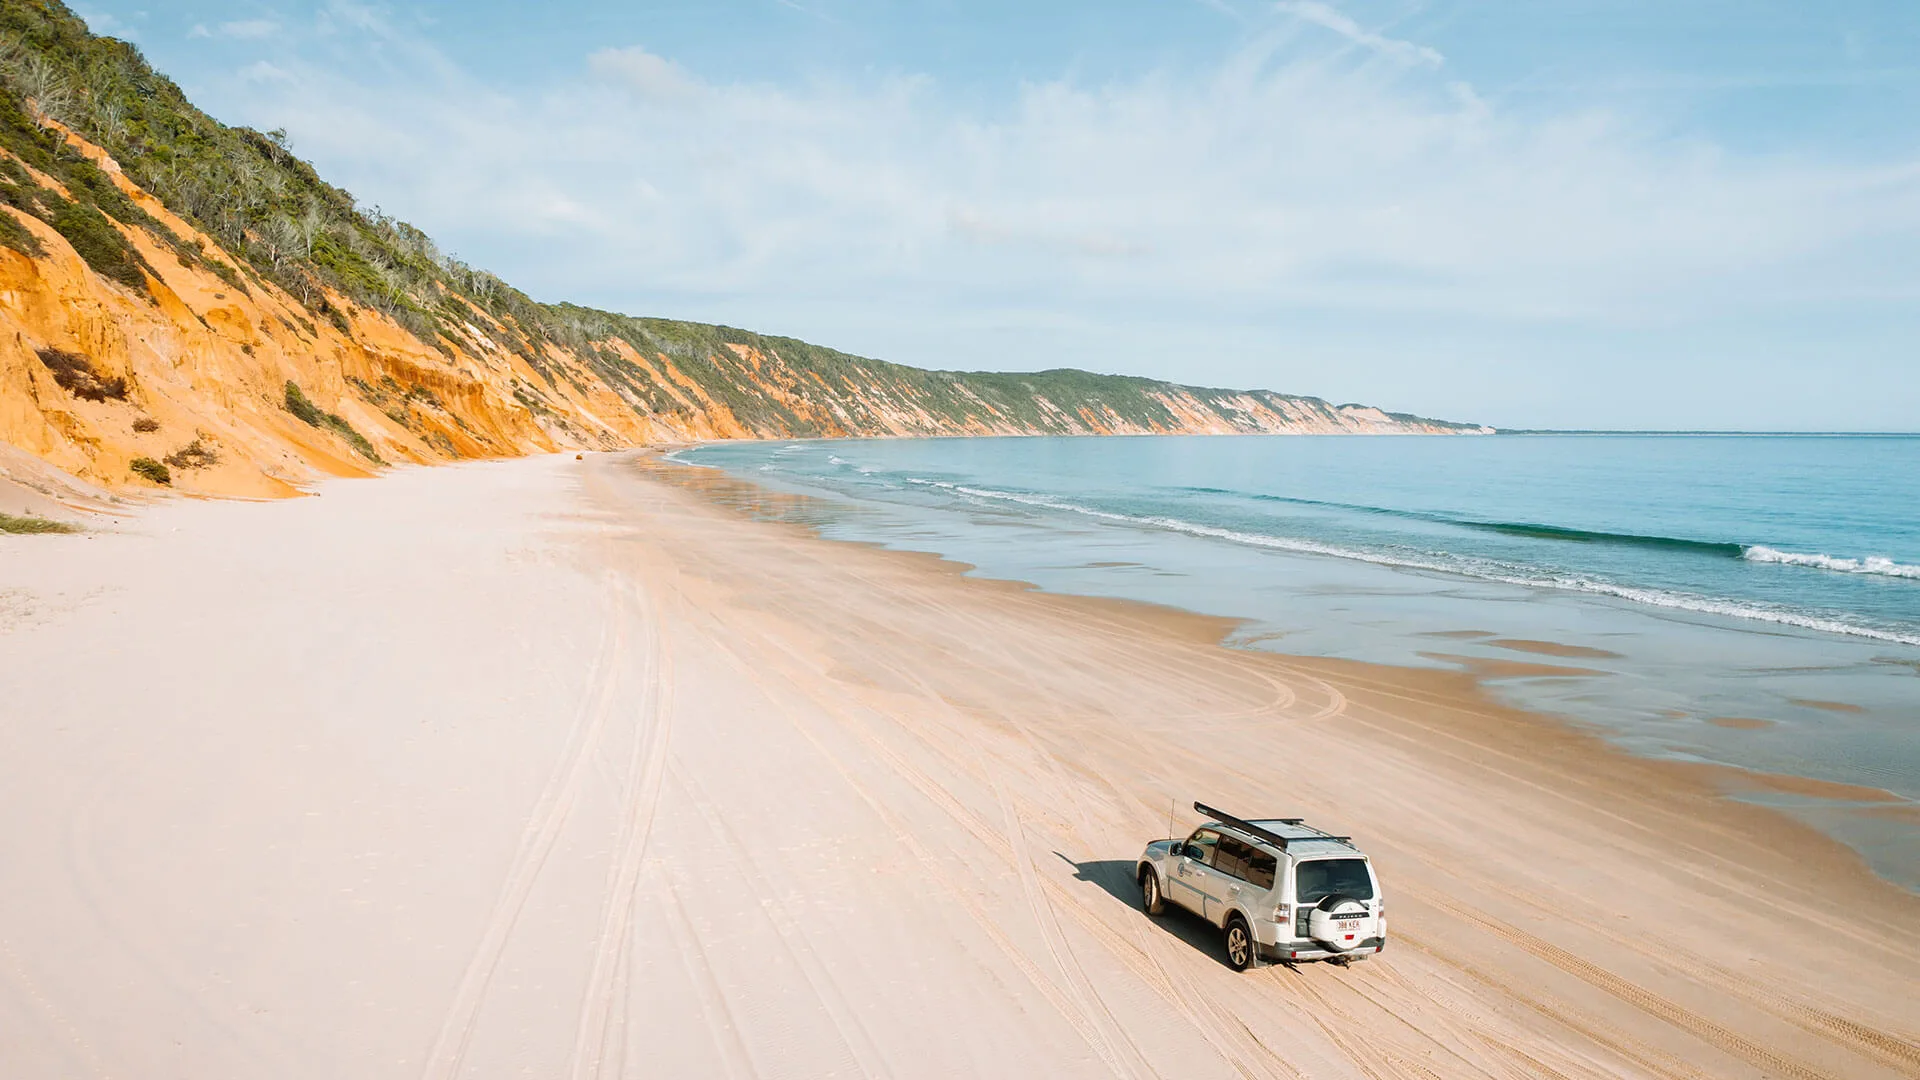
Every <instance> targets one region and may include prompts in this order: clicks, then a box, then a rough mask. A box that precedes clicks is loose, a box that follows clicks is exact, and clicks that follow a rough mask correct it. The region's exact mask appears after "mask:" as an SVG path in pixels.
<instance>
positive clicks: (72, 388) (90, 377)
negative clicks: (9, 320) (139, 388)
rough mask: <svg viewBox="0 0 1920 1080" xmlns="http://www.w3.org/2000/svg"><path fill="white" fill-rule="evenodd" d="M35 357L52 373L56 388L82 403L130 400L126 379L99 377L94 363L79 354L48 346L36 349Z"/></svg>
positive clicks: (115, 376)
mask: <svg viewBox="0 0 1920 1080" xmlns="http://www.w3.org/2000/svg"><path fill="white" fill-rule="evenodd" d="M34 355H36V356H38V357H39V358H40V363H41V364H42V365H44V366H45V367H46V369H47V370H48V371H50V372H52V373H53V381H54V383H55V385H57V386H59V387H60V389H62V390H65V391H66V392H67V393H69V394H72V395H73V396H74V397H77V398H79V399H80V400H82V401H106V400H108V399H112V400H114V401H125V400H126V398H127V380H125V379H123V378H121V377H119V376H117V375H114V376H106V375H102V374H100V373H99V372H98V371H96V370H94V367H93V362H92V361H90V360H88V359H87V358H86V357H84V356H81V355H80V354H79V353H74V352H68V351H66V350H65V349H56V348H53V347H52V346H48V347H46V348H43V349H37V350H35V352H34Z"/></svg>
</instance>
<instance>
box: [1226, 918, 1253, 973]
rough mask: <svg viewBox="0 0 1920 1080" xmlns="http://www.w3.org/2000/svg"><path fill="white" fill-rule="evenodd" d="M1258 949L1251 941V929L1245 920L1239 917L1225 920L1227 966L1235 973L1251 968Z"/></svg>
mask: <svg viewBox="0 0 1920 1080" xmlns="http://www.w3.org/2000/svg"><path fill="white" fill-rule="evenodd" d="M1258 948H1259V945H1258V943H1257V942H1255V941H1254V940H1253V929H1252V928H1251V927H1249V926H1248V925H1247V920H1245V919H1243V918H1241V917H1240V916H1239V915H1231V916H1228V918H1227V966H1228V967H1230V968H1232V969H1233V970H1235V971H1245V970H1247V969H1248V968H1250V967H1252V966H1253V962H1254V960H1255V958H1256V955H1257V954H1256V950H1257V949H1258Z"/></svg>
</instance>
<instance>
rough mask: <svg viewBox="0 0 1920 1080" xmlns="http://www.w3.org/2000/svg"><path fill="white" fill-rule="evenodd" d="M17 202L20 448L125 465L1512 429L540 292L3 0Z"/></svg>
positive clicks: (259, 469) (142, 473)
mask: <svg viewBox="0 0 1920 1080" xmlns="http://www.w3.org/2000/svg"><path fill="white" fill-rule="evenodd" d="M0 204H4V212H0V441H5V442H8V443H11V444H13V445H15V446H18V447H21V448H23V449H25V450H27V451H29V452H31V453H33V454H36V455H38V456H40V457H41V458H43V459H45V460H47V461H49V462H51V463H53V464H55V465H57V466H59V467H60V468H62V469H65V470H67V471H68V472H71V473H73V474H75V475H77V476H80V477H83V478H85V479H88V480H91V481H94V482H96V483H101V484H105V485H108V486H125V485H130V484H161V483H164V484H170V485H172V486H174V487H178V488H183V489H189V490H199V491H208V492H221V493H232V494H283V493H286V492H289V491H291V490H293V486H292V485H296V484H298V483H300V482H302V481H304V480H306V479H309V478H311V477H312V475H313V474H314V472H315V470H318V471H321V472H327V473H334V474H342V473H354V472H360V471H366V470H369V469H372V468H376V467H378V466H379V465H381V464H384V463H388V462H395V461H417V462H427V461H435V460H445V459H450V458H459V457H471V456H498V455H512V454H521V453H528V452H534V451H542V450H551V449H557V448H569V447H595V448H613V447H620V446H630V445H636V444H642V443H647V442H656V441H665V440H681V439H689V438H788V437H806V436H849V435H857V436H880V435H969V434H981V435H985V434H1106V433H1201V432H1208V433H1284V432H1355V433H1416V432H1418V433H1451V432H1474V433H1478V432H1485V431H1488V430H1490V429H1485V428H1481V427H1478V426H1476V425H1465V424H1455V423H1448V422H1445V421H1438V420H1428V419H1424V418H1421V417H1416V416H1408V415H1405V414H1400V413H1386V412H1382V411H1381V410H1379V409H1375V408H1372V407H1369V406H1363V405H1337V406H1336V405H1331V404H1329V403H1327V402H1325V401H1322V400H1320V399H1318V398H1311V397H1296V396H1291V395H1286V394H1279V393H1274V392H1271V391H1265V390H1257V391H1234V390H1218V389H1207V388H1201V387H1190V386H1180V385H1176V384H1173V383H1167V382H1161V381H1156V380H1152V379H1140V378H1127V377H1120V376H1110V375H1095V374H1090V373H1088V372H1084V371H1076V370H1070V369H1060V370H1053V371H1043V372H1034V373H1022V374H995V373H985V372H953V371H927V370H923V369H919V368H912V367H906V366H903V365H899V364H891V363H887V362H884V361H880V360H871V359H867V358H864V357H858V356H851V355H848V354H846V353H841V352H836V351H834V350H832V349H827V348H822V347H820V346H817V345H810V344H807V343H805V342H801V341H795V340H792V339H790V338H780V337H769V336H765V335H761V334H756V333H753V332H751V331H746V330H736V329H733V328H731V327H725V326H708V325H703V324H699V323H687V322H676V321H671V320H665V319H650V318H633V317H629V316H624V315H616V314H612V313H609V312H604V311H596V310H592V309H590V308H583V307H577V306H575V305H572V304H542V303H538V302H536V301H534V300H532V299H530V298H529V297H527V296H526V295H525V294H524V293H521V292H520V291H519V290H517V289H515V288H513V287H512V286H510V285H508V284H506V283H505V282H503V281H501V280H500V279H499V278H497V277H495V276H494V275H492V274H489V273H487V272H486V271H483V270H477V269H474V268H473V267H470V266H467V265H465V264H463V263H461V262H460V261H458V260H456V259H453V258H450V257H448V256H446V255H445V254H444V253H442V252H441V251H440V250H439V248H438V247H437V246H436V245H435V244H434V242H433V240H432V239H430V238H429V237H428V236H426V235H425V234H424V233H422V232H421V231H420V230H418V229H416V228H414V227H412V226H411V225H408V224H406V223H405V222H401V221H396V220H394V219H392V218H389V217H386V216H384V215H382V214H380V213H378V212H375V211H369V210H367V209H365V208H362V207H360V206H359V205H358V204H357V203H356V201H355V200H354V198H353V197H352V196H351V195H349V194H348V193H347V192H345V191H342V190H340V189H339V188H336V187H334V186H332V185H330V184H328V183H327V182H326V181H324V180H323V179H321V178H320V177H319V176H318V175H317V174H316V173H315V172H314V170H313V167H312V166H311V165H309V164H307V163H306V162H304V161H301V160H300V159H298V158H296V157H295V156H294V155H293V154H292V153H291V152H290V151H289V150H288V148H287V144H286V139H285V136H284V134H283V133H279V132H269V133H265V134H263V133H261V132H258V131H253V130H251V129H248V128H235V127H227V126H225V125H223V124H220V123H219V122H217V121H215V120H213V119H212V118H211V117H208V116H207V115H206V114H204V113H202V112H200V111H199V110H198V109H196V108H194V107H193V105H192V104H191V103H190V102H188V101H187V99H186V97H185V96H184V95H183V94H182V93H181V92H180V89H179V87H177V86H175V85H174V84H173V82H172V81H171V80H169V79H168V78H167V77H166V76H164V75H161V74H159V73H157V72H155V71H154V70H153V69H152V68H150V67H149V66H148V65H147V63H146V61H145V60H144V59H142V57H141V56H140V53H139V51H138V50H137V49H135V48H134V47H133V46H132V45H129V44H127V43H126V42H123V41H118V40H115V39H112V38H104V37H96V36H94V35H93V34H91V33H89V32H88V30H87V28H86V26H85V24H84V23H83V22H81V20H80V19H78V18H77V17H75V16H74V15H73V14H72V13H71V12H70V11H68V10H67V9H66V8H65V7H63V6H62V5H60V4H59V3H56V2H52V0H0Z"/></svg>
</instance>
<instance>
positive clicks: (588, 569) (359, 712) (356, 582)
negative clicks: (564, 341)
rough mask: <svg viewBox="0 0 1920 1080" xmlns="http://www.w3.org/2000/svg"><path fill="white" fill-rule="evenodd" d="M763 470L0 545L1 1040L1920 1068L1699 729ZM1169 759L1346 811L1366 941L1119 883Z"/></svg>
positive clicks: (1158, 810)
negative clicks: (1361, 856)
mask: <svg viewBox="0 0 1920 1080" xmlns="http://www.w3.org/2000/svg"><path fill="white" fill-rule="evenodd" d="M770 498H777V496H772V495H770V494H767V493H761V492H757V491H755V490H753V489H750V488H747V487H746V486H744V485H740V484H738V483H736V482H733V481H730V480H727V479H726V478H724V477H722V476H720V475H718V474H715V473H712V472H710V471H706V470H692V469H687V468H684V467H679V466H673V465H669V464H663V463H660V462H658V461H655V460H652V459H648V458H645V457H640V458H635V457H631V456H603V455H589V456H588V457H587V459H586V460H584V461H575V460H574V459H573V458H572V457H571V456H570V455H569V456H567V457H564V458H544V459H534V460H526V461H516V462H504V463H497V464H484V465H472V466H461V467H453V468H446V469H435V470H414V471H405V472H401V473H399V474H397V475H394V476H391V477H388V478H386V479H382V480H378V481H356V482H342V483H336V484H331V485H328V486H327V487H326V488H325V489H324V490H323V492H322V495H321V497H320V498H318V499H310V500H301V501H297V502H292V503H283V504H275V505H236V504H208V503H203V504H192V505H187V504H174V505H169V506H165V507H161V508H158V509H155V510H153V511H151V512H149V513H148V514H147V515H146V516H145V517H144V518H143V519H142V520H141V521H140V522H139V524H138V525H137V526H135V527H134V528H133V529H132V530H131V531H129V532H127V533H124V534H115V535H102V536H96V537H94V538H92V539H84V538H73V537H44V538H32V543H31V545H29V543H28V542H27V541H26V540H25V538H21V539H19V540H14V541H9V543H8V546H7V547H6V548H4V551H5V556H6V557H5V559H4V560H0V593H3V594H4V595H5V596H7V597H11V598H12V602H11V604H10V605H0V612H11V613H15V614H9V615H0V619H5V620H6V622H5V625H3V626H0V700H5V701H8V702H10V703H12V705H13V706H14V707H13V708H10V709H9V710H8V713H7V716H6V719H5V721H4V726H0V737H4V739H5V744H4V746H5V751H6V760H7V761H8V763H9V770H10V774H11V777H12V780H11V782H10V783H9V784H7V785H5V786H4V787H0V821H4V822H5V824H4V825H0V865H4V866H6V867H7V868H8V875H9V882H10V883H11V884H12V885H13V887H11V888H9V889H7V890H3V891H0V1031H5V1032H7V1033H8V1034H7V1037H5V1038H0V1074H4V1075H10V1076H12V1075H17V1076H52V1075H61V1076H96V1075H98V1076H105V1075H116V1076H175V1075H192V1076H197V1077H243V1076H244V1077H257V1076H276V1077H304V1076H315V1077H319V1076H349V1075H350V1076H355V1077H376V1076H395V1077H454V1076H477V1077H491V1076H507V1075H515V1076H518V1075H536V1076H554V1077H559V1076H565V1077H570V1078H572V1077H588V1076H621V1075H632V1076H641V1075H651V1076H694V1075H701V1076H707V1075H728V1076H767V1077H802V1076H822V1075H846V1076H858V1075H866V1076H930V1075H942V1076H948V1075H952V1076H965V1075H994V1076H1005V1075H1020V1076H1047V1077H1054V1076H1110V1075H1133V1076H1168V1077H1210V1076H1221V1077H1228V1076H1311V1077H1316V1078H1317V1077H1347V1076H1352V1077H1397V1076H1436V1075H1437V1076H1501V1077H1515V1076H1543V1075H1546V1076H1552V1075H1558V1076H1569V1077H1589V1076H1672V1077H1682V1076H1713V1077H1723V1076H1725V1077H1759V1076H1793V1077H1815V1076H1860V1077H1879V1076H1903V1075H1904V1076H1912V1075H1916V1074H1920V1017H1916V1015H1915V1014H1914V1011H1913V1009H1912V1005H1911V991H1912V988H1913V986H1914V985H1916V982H1920V899H1917V898H1916V897H1914V896H1913V895H1911V894H1909V893H1906V892H1904V891H1902V890H1899V889H1897V888H1894V887H1892V886H1889V885H1887V884H1886V883H1884V882H1882V881H1880V880H1879V879H1878V878H1876V877H1874V876H1873V875H1872V874H1871V873H1869V872H1868V871H1867V870H1866V869H1865V867H1864V866H1863V865H1862V864H1861V862H1860V860H1859V859H1858V858H1857V857H1856V856H1854V855H1853V854H1852V853H1851V852H1849V851H1847V850H1846V849H1845V848H1843V847H1841V846H1839V845H1837V844H1835V843H1833V842H1831V841H1829V840H1827V839H1826V838H1824V837H1823V836H1821V835H1820V834H1819V833H1817V832H1815V831H1814V830H1812V829H1810V828H1807V827H1804V826H1801V825H1798V824H1795V823H1794V822H1792V821H1791V820H1789V819H1787V818H1785V817H1783V816H1780V815H1778V814H1776V813H1773V812H1771V811H1768V810H1765V809H1762V808H1760V807H1757V806H1750V805H1745V804H1742V803H1739V802H1735V801H1731V800H1728V799H1726V798H1723V797H1722V796H1721V794H1720V792H1721V790H1722V783H1721V779H1720V778H1718V777H1716V776H1715V775H1714V774H1712V773H1710V772H1707V771H1703V770H1702V769H1701V768H1699V767H1694V766H1687V765H1683V764H1678V763H1671V762H1659V761H1650V760H1645V759H1639V758H1633V757H1630V756H1627V755H1625V754H1621V753H1617V752H1614V751H1612V750H1610V749H1609V748H1607V747H1606V746H1605V744H1603V743H1602V742H1600V741H1599V740H1598V739H1596V738H1594V737H1592V736H1590V735H1588V734H1585V733H1582V732H1579V731H1576V730H1573V729H1571V728H1569V727H1566V726H1563V725H1559V724H1556V723H1553V722H1550V721H1547V720H1544V719H1542V718H1540V717H1536V716H1532V715H1529V714H1527V713H1523V712H1519V711H1516V710H1513V709H1509V708H1504V707H1502V706H1499V705H1498V704H1496V703H1493V702H1492V701H1490V700H1489V699H1488V698H1487V697H1486V696H1485V695H1484V694H1483V693H1482V692H1481V691H1480V689H1479V687H1478V685H1477V683H1476V682H1475V679H1474V678H1473V676H1471V675H1470V674H1468V673H1466V672H1447V671H1428V670H1412V669H1398V668H1384V667H1377V666H1371V665H1365V664H1359V663H1351V662H1342V661H1333V660H1303V659H1297V658H1290V657H1283V656H1275V655H1270V654H1262V653H1257V652H1251V651H1239V650H1230V649H1226V648H1222V647H1220V645H1219V644H1218V643H1219V641H1220V640H1221V638H1222V637H1223V636H1224V635H1225V634H1227V633H1229V632H1230V631H1231V630H1232V629H1233V624H1232V623H1230V622H1228V621H1226V620H1220V619H1209V618H1205V617H1201V616H1193V615H1187V614H1184V613H1180V612H1174V611H1168V610H1163V609H1156V608H1149V607H1144V606H1141V605H1135V604H1128V603H1122V602H1109V601H1097V600H1082V599H1076V598H1071V597H1060V596H1054V595H1048V594H1042V593H1038V592H1035V591H1033V590H1030V589H1026V588H1024V587H1022V586H1019V585H1015V584H1009V583H1003V582H989V581H979V580H974V579H970V578H964V577H962V576H961V575H960V573H959V571H960V570H961V568H960V567H958V566H956V565H955V564H952V563H947V562H943V561H941V560H938V559H936V558H933V557H930V556H915V555H909V554H901V553H893V552H885V551H879V550H875V549H872V548H867V547H863V546H860V545H854V544H844V543H833V542H828V541H823V540H820V539H817V538H815V537H814V536H813V535H811V534H810V533H809V532H808V531H806V530H805V529H803V528H800V527H798V526H792V525H782V524H775V523H769V522H763V521H755V520H753V519H752V513H751V511H752V507H753V504H754V502H755V500H759V499H770ZM20 612H25V613H27V614H24V615H21V614H17V613H20ZM1196 798H1198V799H1203V800H1205V801H1208V802H1212V803H1215V804H1216V805H1221V806H1225V807H1228V808H1231V809H1240V810H1243V811H1244V812H1245V813H1247V814H1249V815H1276V816H1278V815H1286V816H1296V815H1299V816H1305V817H1306V818H1307V819H1308V820H1310V821H1312V822H1314V823H1316V824H1321V825H1324V826H1327V827H1329V828H1337V829H1338V831H1340V832H1343V833H1350V834H1352V835H1353V836H1355V837H1356V838H1357V839H1358V840H1359V841H1360V843H1362V844H1363V845H1364V846H1365V847H1366V849H1367V850H1368V851H1369V852H1370V853H1371V854H1372V855H1373V856H1374V857H1375V859H1376V860H1377V863H1378V865H1379V868H1380V872H1381V876H1382V878H1383V880H1384V882H1385V888H1386V897H1387V899H1388V903H1389V920H1390V938H1391V940H1390V943H1389V946H1388V949H1387V951H1386V953H1384V954H1383V955H1382V956H1381V957H1379V958H1378V959H1375V960H1372V961H1369V962H1366V963H1363V964H1356V965H1354V966H1352V967H1351V968H1345V969H1343V968H1338V967H1334V966H1330V965H1308V966H1303V967H1301V968H1299V969H1289V968H1285V967H1269V968H1263V969H1260V970H1257V971H1254V972H1251V973H1246V974H1236V973H1234V972H1232V971H1230V970H1228V969H1227V968H1226V967H1225V965H1224V964H1223V963H1222V961H1221V957H1220V947H1219V943H1218V938H1217V934H1216V933H1215V932H1213V931H1211V930H1210V929H1209V928H1207V927H1206V926H1205V925H1204V924H1201V923H1200V922H1198V921H1197V920H1194V919H1189V918H1182V917H1163V918H1160V919H1149V918H1148V917H1146V916H1145V915H1144V914H1142V913H1141V912H1140V910H1139V908H1138V905H1137V901H1136V893H1135V886H1134V882H1133V874H1132V869H1133V858H1134V856H1135V855H1136V853H1137V852H1138V850H1139V848H1140V846H1141V844H1142V843H1143V842H1144V841H1146V840H1148V839H1152V838H1155V837H1159V836H1163V835H1165V834H1166V832H1167V817H1168V807H1169V803H1172V804H1173V805H1174V808H1175V813H1174V817H1175V819H1176V828H1177V829H1180V830H1184V829H1186V828H1190V827H1191V826H1192V825H1193V824H1195V819H1194V816H1193V815H1192V813H1191V812H1190V811H1189V810H1187V809H1186V808H1187V807H1188V806H1189V804H1190V803H1191V802H1192V801H1193V800H1194V799H1196ZM1836 905H1839V906H1840V907H1842V908H1844V916H1845V917H1844V918H1836V917H1835V908H1836ZM1813 927H1818V928H1819V931H1818V935H1817V937H1818V940H1817V941H1814V940H1811V936H1812V931H1811V930H1810V928H1813Z"/></svg>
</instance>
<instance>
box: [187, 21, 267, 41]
mask: <svg viewBox="0 0 1920 1080" xmlns="http://www.w3.org/2000/svg"><path fill="white" fill-rule="evenodd" d="M279 32H280V24H279V23H277V22H275V21H273V20H272V19H239V20H236V21H234V22H223V23H218V24H216V25H214V26H212V27H208V26H207V25H206V24H205V23H195V24H194V26H193V29H191V30H189V31H187V36H188V37H192V38H212V37H222V38H232V39H234V40H236V41H260V40H262V39H265V38H270V37H273V36H274V35H275V34H278V33H279Z"/></svg>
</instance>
